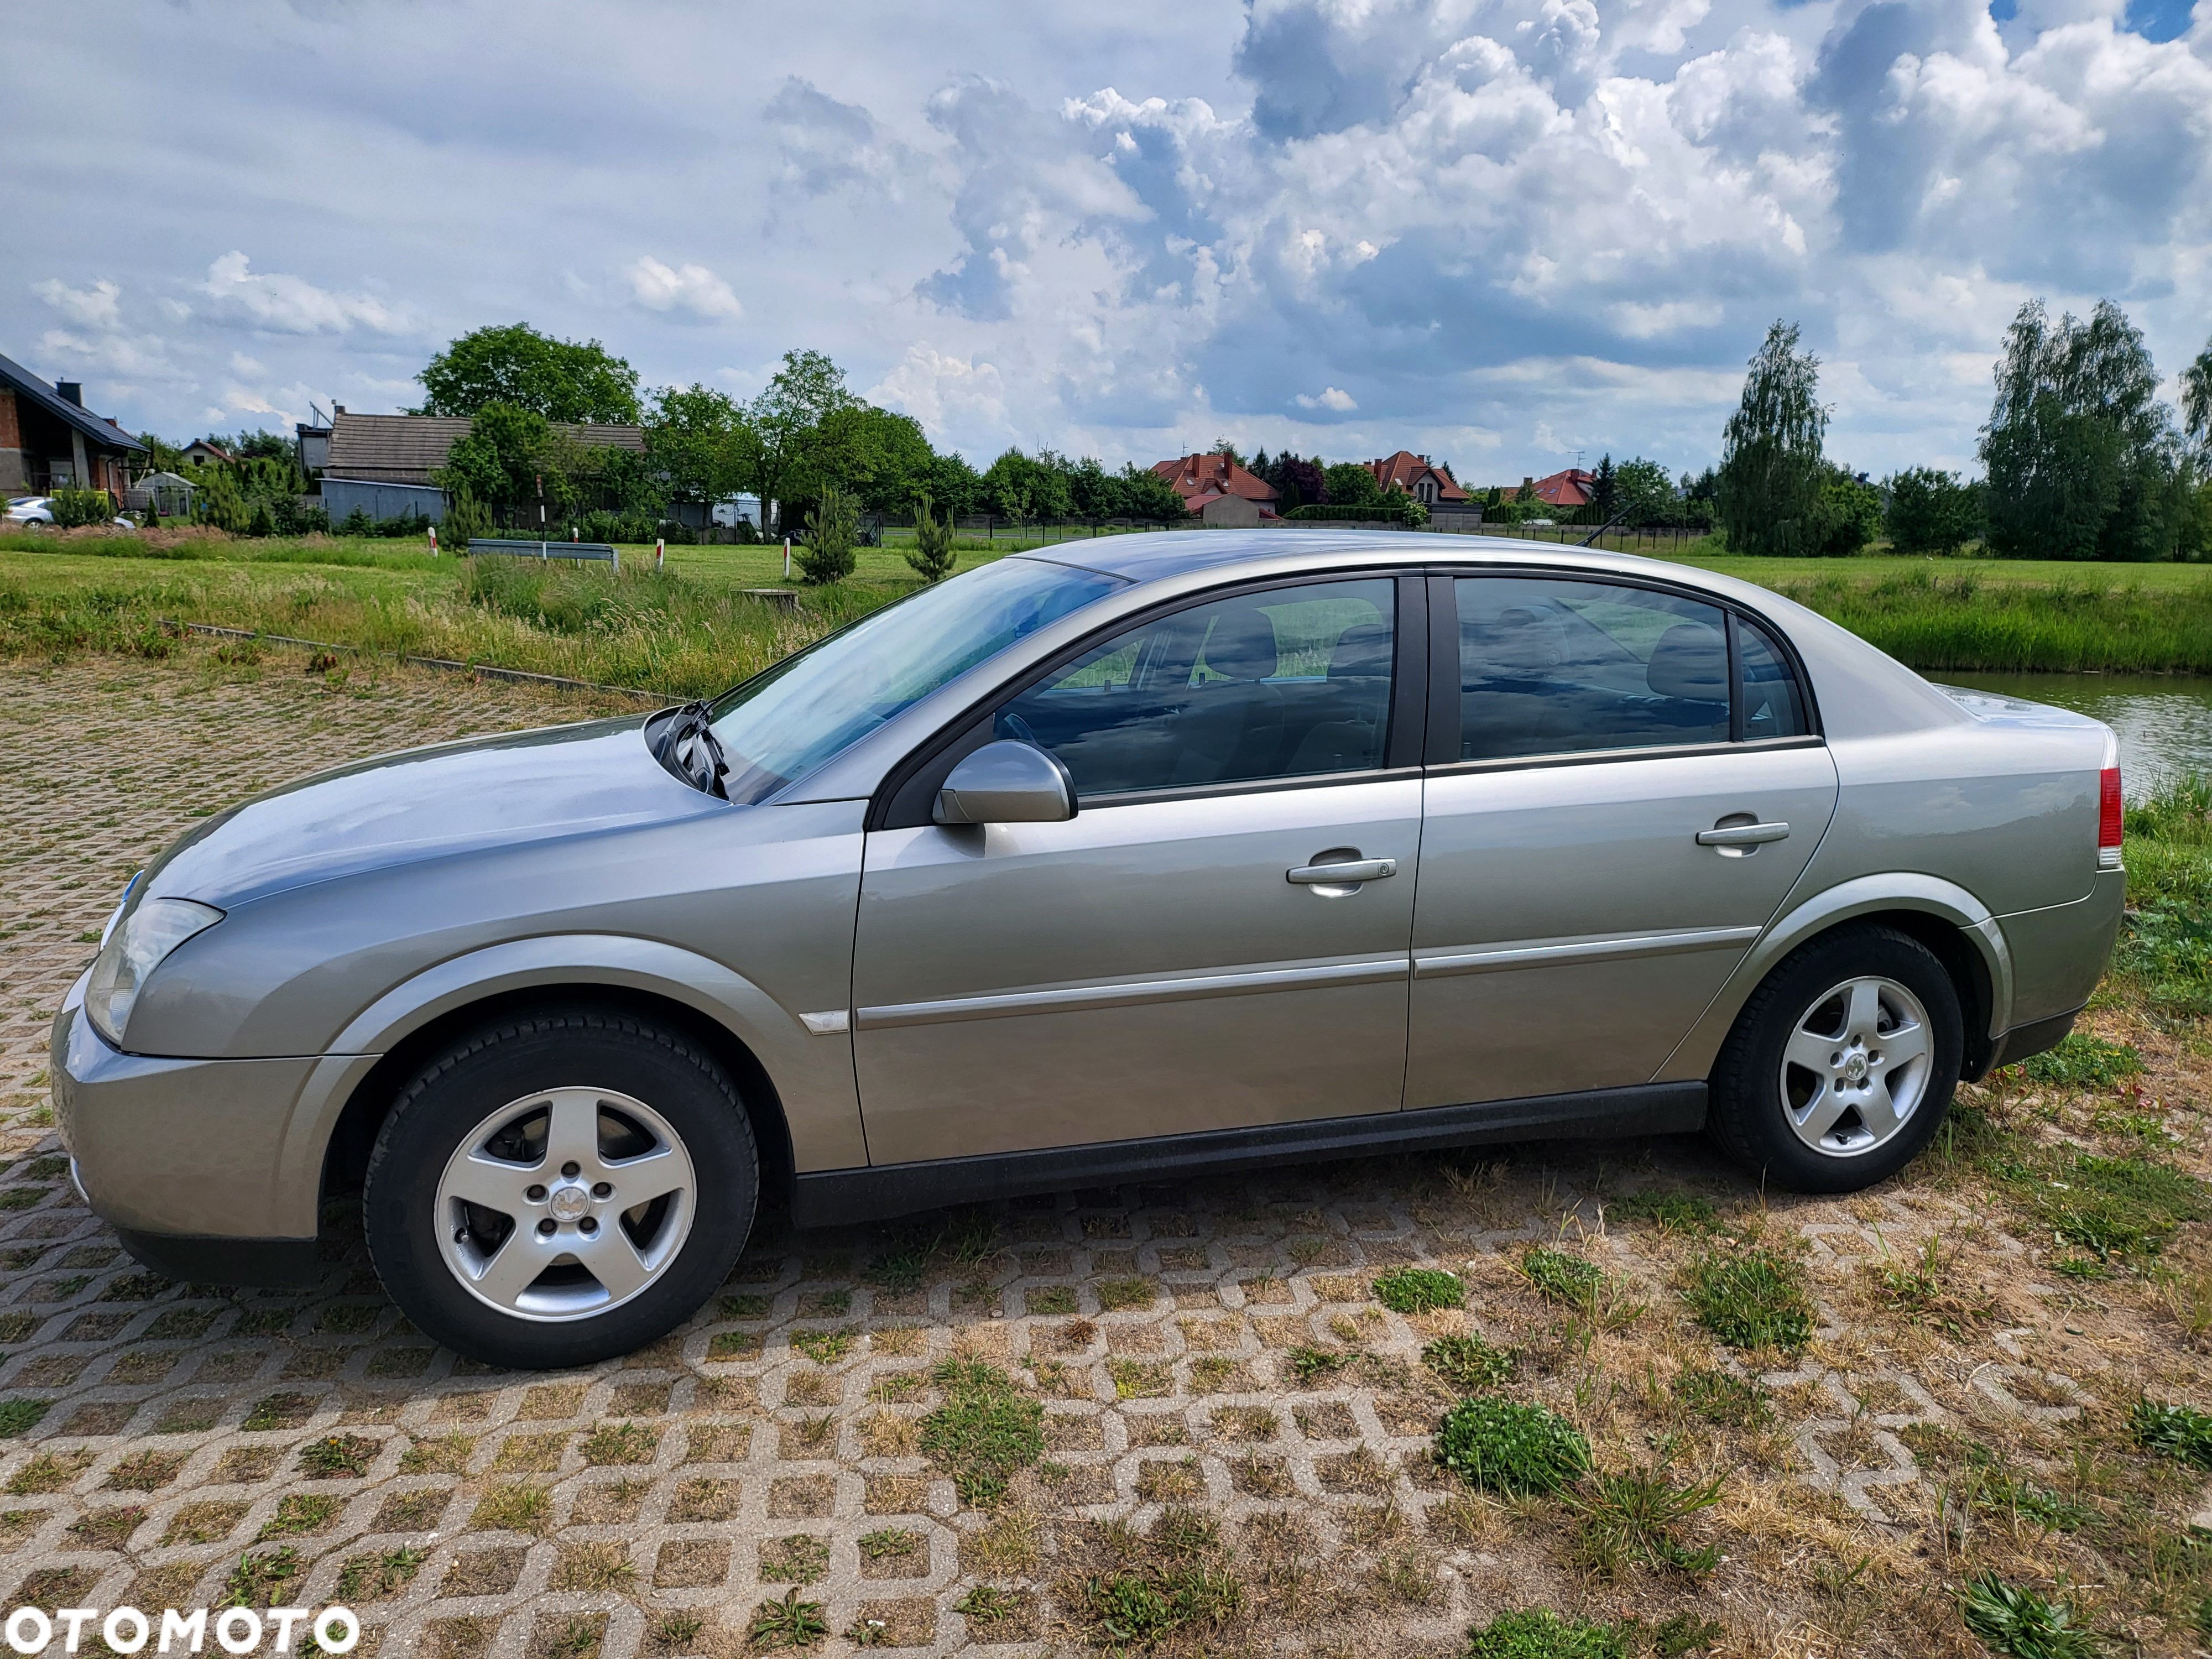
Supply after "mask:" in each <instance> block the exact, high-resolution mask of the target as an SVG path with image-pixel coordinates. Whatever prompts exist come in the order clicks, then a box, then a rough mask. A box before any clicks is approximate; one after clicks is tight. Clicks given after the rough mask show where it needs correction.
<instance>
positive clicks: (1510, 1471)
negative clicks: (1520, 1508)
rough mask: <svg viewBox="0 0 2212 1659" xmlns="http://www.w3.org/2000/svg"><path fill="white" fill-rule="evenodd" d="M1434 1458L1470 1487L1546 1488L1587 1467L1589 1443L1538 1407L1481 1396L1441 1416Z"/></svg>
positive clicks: (1505, 1489) (1553, 1488)
mask: <svg viewBox="0 0 2212 1659" xmlns="http://www.w3.org/2000/svg"><path fill="white" fill-rule="evenodd" d="M1435 1455H1436V1459H1437V1462H1439V1463H1442V1464H1443V1466H1444V1467H1445V1468H1449V1469H1450V1470H1452V1471H1453V1472H1454V1473H1455V1474H1457V1475H1459V1477H1460V1478H1461V1479H1462V1480H1465V1481H1467V1482H1468V1483H1469V1484H1470V1485H1473V1486H1483V1487H1486V1488H1488V1489H1489V1490H1491V1491H1492V1492H1557V1491H1558V1490H1559V1488H1560V1487H1562V1486H1566V1485H1567V1484H1568V1483H1569V1482H1571V1481H1572V1480H1577V1478H1579V1477H1580V1476H1581V1475H1582V1474H1583V1473H1584V1472H1586V1471H1587V1470H1588V1469H1589V1466H1590V1449H1589V1441H1587V1440H1585V1439H1584V1438H1583V1436H1582V1431H1580V1430H1578V1429H1577V1428H1576V1427H1575V1426H1574V1425H1572V1424H1571V1423H1569V1422H1568V1421H1566V1419H1564V1418H1561V1417H1559V1416H1557V1415H1555V1414H1554V1413H1551V1412H1548V1411H1546V1410H1545V1409H1544V1408H1543V1407H1541V1406H1524V1405H1522V1404H1520V1403H1518V1402H1517V1401H1510V1400H1503V1399H1500V1398H1498V1396H1497V1395H1482V1396H1480V1397H1479V1398H1477V1399H1474V1400H1462V1401H1460V1403H1459V1404H1458V1405H1456V1406H1455V1407H1452V1408H1451V1410H1450V1411H1449V1412H1447V1413H1445V1414H1444V1420H1443V1423H1442V1424H1441V1425H1438V1427H1437V1437H1436V1451H1435Z"/></svg>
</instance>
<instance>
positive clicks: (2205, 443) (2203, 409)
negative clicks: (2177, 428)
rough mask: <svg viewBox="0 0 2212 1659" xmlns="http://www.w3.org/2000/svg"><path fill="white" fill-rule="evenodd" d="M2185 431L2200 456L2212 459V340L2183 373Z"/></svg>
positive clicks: (2183, 418) (2182, 406)
mask: <svg viewBox="0 0 2212 1659" xmlns="http://www.w3.org/2000/svg"><path fill="white" fill-rule="evenodd" d="M2181 430H2182V433H2183V435H2185V437H2187V439H2188V440H2189V441H2190V442H2191V444H2192V445H2194V446H2195V447H2196V450H2197V453H2198V455H2200V456H2203V457H2204V458H2206V459H2212V340H2207V341H2206V342H2205V343H2204V349H2203V350H2202V351H2200V352H2198V353H2197V361H2196V362H2193V363H2191V364H2190V366H2189V367H2188V368H2185V369H2183V370H2182V371H2181Z"/></svg>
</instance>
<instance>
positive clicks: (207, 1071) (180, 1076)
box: [50, 979, 317, 1276]
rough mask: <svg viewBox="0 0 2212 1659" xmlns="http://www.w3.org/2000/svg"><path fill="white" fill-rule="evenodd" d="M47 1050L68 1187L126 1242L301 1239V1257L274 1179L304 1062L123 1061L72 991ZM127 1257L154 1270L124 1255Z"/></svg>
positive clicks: (293, 1207) (80, 993) (308, 1061)
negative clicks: (68, 1162)
mask: <svg viewBox="0 0 2212 1659" xmlns="http://www.w3.org/2000/svg"><path fill="white" fill-rule="evenodd" d="M50 1048H51V1054H52V1062H53V1064H52V1078H53V1092H54V1121H55V1124H56V1126H57V1127H58V1128H59V1129H60V1131H61V1137H62V1143H63V1145H64V1146H66V1147H67V1148H68V1150H69V1153H70V1158H72V1159H73V1160H74V1164H75V1167H74V1170H73V1174H74V1178H75V1180H76V1182H77V1185H78V1188H79V1189H80V1190H81V1191H82V1193H83V1194H84V1197H85V1201H86V1202H87V1203H88V1204H89V1205H91V1206H92V1209H93V1212H94V1214H96V1215H98V1216H99V1217H100V1218H101V1219H102V1220H105V1221H107V1222H109V1223H111V1224H112V1225H114V1226H115V1227H116V1228H117V1229H118V1231H121V1232H122V1233H123V1234H124V1235H125V1241H126V1242H128V1241H129V1240H130V1238H131V1237H132V1236H134V1235H136V1236H140V1237H159V1236H165V1235H166V1236H174V1237H182V1238H202V1239H208V1240H242V1241H260V1242H268V1241H272V1240H282V1239H284V1238H286V1237H295V1238H299V1237H304V1238H305V1242H306V1243H307V1244H308V1245H309V1247H310V1249H312V1247H313V1234H312V1232H311V1231H310V1232H307V1233H306V1234H304V1235H303V1234H302V1233H301V1230H300V1229H298V1228H297V1227H296V1226H291V1225H286V1221H285V1219H284V1212H287V1211H289V1212H292V1213H294V1214H296V1213H297V1212H299V1210H300V1207H301V1206H299V1205H298V1204H297V1203H296V1202H280V1194H279V1191H278V1180H277V1170H278V1167H279V1164H280V1160H281V1157H282V1154H283V1150H284V1141H285V1137H286V1135H287V1133H289V1131H290V1129H291V1127H292V1121H293V1109H294V1107H295V1104H296V1103H297V1102H298V1100H299V1098H300V1093H301V1089H302V1087H303V1086H304V1085H306V1083H307V1079H308V1077H309V1075H310V1074H311V1073H313V1071H314V1069H315V1066H316V1065H317V1061H316V1060H314V1059H312V1058H297V1059H286V1060H156V1059H152V1058H149V1057H148V1056H146V1055H143V1054H125V1053H123V1052H121V1051H120V1050H119V1049H116V1048H111V1047H109V1046H108V1044H107V1042H106V1039H104V1038H103V1037H101V1036H100V1034H99V1033H98V1032H97V1031H95V1030H93V1028H92V1022H91V1021H90V1020H88V1019H87V1018H85V1017H84V981H82V979H80V980H79V981H77V983H76V986H74V987H71V989H70V994H69V996H68V998H67V999H66V1000H64V1002H63V1004H62V1007H61V1011H60V1012H58V1014H56V1015H55V1017H54V1024H53V1032H52V1038H51V1042H50ZM290 1196H293V1197H296V1196H297V1195H296V1194H295V1195H290ZM313 1213H314V1208H313V1195H312V1194H310V1195H308V1204H307V1214H308V1215H310V1216H312V1215H313ZM131 1252H132V1254H133V1255H138V1256H139V1257H140V1258H141V1259H142V1260H149V1258H148V1257H147V1256H146V1255H145V1253H144V1252H143V1251H141V1250H140V1249H138V1248H137V1246H136V1245H135V1244H134V1245H132V1246H131ZM149 1265H154V1264H152V1263H151V1261H150V1260H149ZM180 1276H183V1275H180Z"/></svg>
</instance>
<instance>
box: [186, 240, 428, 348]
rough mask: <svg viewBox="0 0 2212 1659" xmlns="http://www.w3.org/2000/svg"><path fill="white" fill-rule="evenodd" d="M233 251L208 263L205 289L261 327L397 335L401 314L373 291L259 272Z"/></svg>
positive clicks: (281, 330) (296, 331)
mask: <svg viewBox="0 0 2212 1659" xmlns="http://www.w3.org/2000/svg"><path fill="white" fill-rule="evenodd" d="M251 263H252V262H251V261H249V260H248V259H247V258H246V255H244V254H243V253H240V252H238V251H237V250H236V249H233V250H232V251H231V252H228V253H226V254H224V255H222V258H218V259H216V261H215V262H214V263H213V264H210V265H209V267H208V274H207V281H206V282H204V283H202V284H201V285H200V291H201V292H202V293H203V294H205V295H207V296H208V297H209V298H210V299H212V300H214V301H216V302H217V303H218V304H222V305H224V306H228V307H231V308H233V309H234V311H235V312H237V313H239V314H240V315H243V316H244V317H246V318H247V319H249V320H251V321H252V323H253V324H254V325H256V326H257V327H260V328H265V329H270V330H272V331H276V332H277V333H280V334H343V333H346V332H347V331H349V330H351V329H354V328H356V327H361V328H368V329H374V330H375V331H378V332H380V333H394V332H397V331H398V330H399V329H401V328H402V327H404V322H403V320H402V319H401V318H400V316H399V314H398V313H397V312H395V311H394V310H393V309H392V307H389V306H386V304H385V303H384V302H383V301H381V300H379V299H377V298H376V297H375V296H374V295H368V294H339V293H336V292H334V291H332V290H331V289H325V288H318V287H316V286H315V285H314V284H313V283H310V282H307V280H305V279H304V278H302V277H299V276H287V275H285V274H284V273H283V272H281V271H255V270H252V269H250V265H251Z"/></svg>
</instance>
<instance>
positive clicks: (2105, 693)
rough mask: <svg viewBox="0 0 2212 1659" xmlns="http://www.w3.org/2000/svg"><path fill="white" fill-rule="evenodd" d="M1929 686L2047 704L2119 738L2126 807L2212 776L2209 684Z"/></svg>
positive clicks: (1966, 678)
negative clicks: (2173, 782) (2188, 777)
mask: <svg viewBox="0 0 2212 1659" xmlns="http://www.w3.org/2000/svg"><path fill="white" fill-rule="evenodd" d="M1928 678H1929V679H1932V680H1936V681H1940V682H1941V683H1942V684H1946V685H1958V686H1965V687H1967V688H1969V689H1971V690H1976V691H1994V692H1999V693H2002V695H2003V696H2008V697H2025V698H2026V699H2027V701H2029V702H2047V703H2051V704H2052V705H2054V706H2055V707H2057V708H2071V709H2073V710H2074V711H2075V713H2077V714H2087V715H2088V716H2089V717H2090V718H2091V719H2092V720H2102V721H2104V722H2105V724H2106V725H2107V726H2111V727H2112V730H2113V731H2115V732H2118V734H2119V738H2120V781H2121V784H2122V787H2124V788H2125V789H2126V791H2127V793H2128V797H2129V799H2131V800H2132V799H2136V798H2138V797H2140V796H2142V795H2146V794H2148V793H2150V792H2151V791H2152V790H2153V789H2154V788H2155V787H2157V786H2158V785H2159V784H2160V783H2162V782H2164V781H2166V779H2168V778H2171V777H2173V776H2175V775H2178V774H2180V773H2184V772H2199V773H2203V774H2204V775H2207V776H2212V679H2199V678H2182V677H2179V676H2166V675H2153V674H2143V675H2135V674H1966V673H1957V672H1948V671H1938V672H1936V673H1933V674H1930V675H1929V677H1928Z"/></svg>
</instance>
